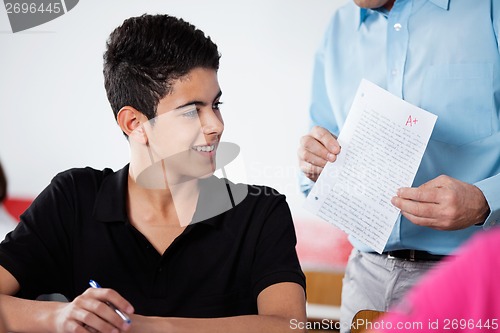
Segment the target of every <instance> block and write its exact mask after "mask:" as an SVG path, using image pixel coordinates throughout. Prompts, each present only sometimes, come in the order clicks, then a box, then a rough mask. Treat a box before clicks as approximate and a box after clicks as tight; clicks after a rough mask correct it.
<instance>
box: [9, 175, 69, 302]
mask: <svg viewBox="0 0 500 333" xmlns="http://www.w3.org/2000/svg"><path fill="white" fill-rule="evenodd" d="M66 178H67V177H66ZM65 183H67V182H66V180H65V177H64V176H62V175H61V174H60V175H58V176H56V177H55V178H54V179H53V180H52V182H51V184H50V185H49V186H48V187H47V188H46V189H45V190H43V191H42V193H40V195H39V196H38V197H37V198H36V199H35V200H34V202H33V203H32V205H31V206H30V207H29V208H28V209H27V210H26V212H24V213H23V215H21V221H20V223H19V224H18V226H17V227H16V229H15V230H14V231H13V232H12V233H10V234H9V235H8V236H7V238H6V239H5V240H4V241H3V242H2V243H1V244H0V265H1V266H3V267H4V268H5V269H7V270H8V271H9V272H10V273H11V274H12V275H13V276H14V277H15V278H16V280H17V281H18V282H19V284H20V287H21V288H20V291H19V293H18V295H17V296H19V297H22V298H30V299H34V298H36V297H38V296H39V295H41V294H47V293H55V292H58V293H62V294H64V293H65V292H66V291H67V290H65V287H64V286H65V285H66V284H67V283H68V282H67V281H71V279H70V278H68V274H69V270H70V269H71V265H68V262H70V257H69V256H70V253H71V252H70V248H71V242H70V239H71V231H70V230H69V228H68V226H69V225H70V223H68V222H70V221H69V220H71V219H72V217H73V215H74V213H73V209H72V201H71V200H70V198H69V197H68V195H67V194H66V193H65V192H66V191H65V188H66V187H67V184H65Z"/></svg>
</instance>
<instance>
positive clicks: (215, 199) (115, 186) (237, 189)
mask: <svg viewBox="0 0 500 333" xmlns="http://www.w3.org/2000/svg"><path fill="white" fill-rule="evenodd" d="M128 171H129V165H128V164H127V165H126V166H125V167H124V168H123V169H121V170H119V171H117V172H114V173H112V174H111V175H108V176H106V177H105V178H104V180H103V182H102V183H101V186H100V188H99V191H98V193H97V196H96V201H95V204H94V212H93V216H94V218H95V219H96V220H97V221H100V222H128V216H127V209H126V207H127V206H126V202H127V191H128ZM247 193H248V190H247V188H246V186H244V187H243V188H242V187H241V186H236V185H235V184H233V183H231V182H228V183H226V182H225V181H224V180H222V179H219V178H217V177H215V176H212V177H209V178H208V179H204V180H202V181H201V191H200V197H199V200H198V205H197V207H196V211H195V215H194V216H193V222H194V223H193V224H192V225H195V224H198V223H201V224H206V225H209V226H212V227H218V226H219V225H220V224H221V223H222V220H223V216H222V213H224V212H226V211H228V210H230V209H231V207H233V206H232V202H231V197H235V198H233V201H234V200H236V202H237V203H239V202H241V201H242V199H241V198H244V197H246V194H247ZM210 210H213V211H210ZM207 211H208V212H207ZM206 214H208V215H206ZM204 216H208V218H203V217H204Z"/></svg>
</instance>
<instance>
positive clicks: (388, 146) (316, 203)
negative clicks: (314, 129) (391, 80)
mask: <svg viewBox="0 0 500 333" xmlns="http://www.w3.org/2000/svg"><path fill="white" fill-rule="evenodd" d="M436 119H437V116H436V115H434V114H432V113H429V112H427V111H425V110H422V109H420V108H418V107H416V106H414V105H411V104H410V103H408V102H406V101H404V100H402V99H400V98H398V97H396V96H394V95H392V94H391V93H389V92H388V91H386V90H384V89H382V88H380V87H378V86H377V85H375V84H373V83H371V82H370V81H367V80H362V81H361V84H360V85H359V88H358V91H357V93H356V96H355V98H354V102H353V104H352V106H351V109H350V111H349V114H348V116H347V119H346V122H345V124H344V126H343V128H342V131H341V133H340V135H339V137H338V141H339V144H340V145H341V147H342V149H341V152H340V154H339V155H338V156H337V160H336V161H335V162H334V163H327V165H326V167H325V168H324V169H323V172H322V173H321V175H320V177H319V178H318V180H317V181H316V184H315V185H314V187H313V188H312V190H311V192H310V193H309V195H308V197H307V199H306V202H305V208H306V209H307V210H309V211H311V212H312V213H314V214H315V215H317V216H319V217H321V218H322V219H324V220H326V221H327V222H330V223H332V224H334V225H336V226H337V227H339V228H340V229H342V230H344V231H345V232H346V233H347V234H349V235H351V236H353V237H355V238H356V239H358V240H359V241H361V242H362V243H364V244H366V245H368V246H370V247H371V248H372V249H373V250H374V251H376V252H378V253H382V251H383V250H384V247H385V245H386V244H387V241H388V239H389V236H390V234H391V232H392V229H393V227H394V224H395V223H396V221H397V219H398V215H399V210H398V209H397V208H396V207H394V206H393V205H392V204H391V198H392V197H393V196H395V195H396V192H397V190H398V188H400V187H409V186H411V184H412V183H413V180H414V178H415V174H416V173H417V170H418V167H419V165H420V162H421V160H422V156H423V154H424V152H425V149H426V147H427V143H428V142H429V138H430V136H431V134H432V130H433V128H434V124H435V123H436Z"/></svg>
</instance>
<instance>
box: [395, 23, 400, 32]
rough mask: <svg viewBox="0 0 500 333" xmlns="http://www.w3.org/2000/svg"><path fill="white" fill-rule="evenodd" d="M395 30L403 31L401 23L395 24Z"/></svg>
mask: <svg viewBox="0 0 500 333" xmlns="http://www.w3.org/2000/svg"><path fill="white" fill-rule="evenodd" d="M394 30H396V31H399V30H401V23H396V24H394Z"/></svg>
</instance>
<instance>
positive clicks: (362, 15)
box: [358, 0, 451, 28]
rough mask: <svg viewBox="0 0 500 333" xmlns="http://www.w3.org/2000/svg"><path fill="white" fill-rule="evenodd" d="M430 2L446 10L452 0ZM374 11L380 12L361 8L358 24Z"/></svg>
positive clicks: (433, 0) (431, 0)
mask: <svg viewBox="0 0 500 333" xmlns="http://www.w3.org/2000/svg"><path fill="white" fill-rule="evenodd" d="M428 1H430V2H432V3H433V4H435V5H436V6H438V7H440V8H442V9H444V10H449V8H450V1H451V0H428ZM373 12H378V10H377V9H373V10H372V9H366V8H360V10H359V24H358V28H359V27H360V26H361V24H363V22H365V20H366V18H367V17H368V16H369V15H370V14H372V13H373Z"/></svg>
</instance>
